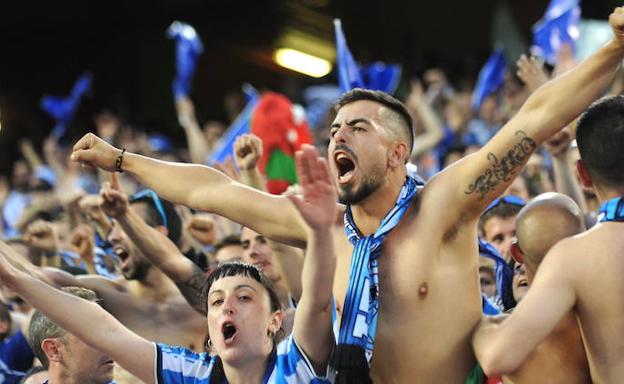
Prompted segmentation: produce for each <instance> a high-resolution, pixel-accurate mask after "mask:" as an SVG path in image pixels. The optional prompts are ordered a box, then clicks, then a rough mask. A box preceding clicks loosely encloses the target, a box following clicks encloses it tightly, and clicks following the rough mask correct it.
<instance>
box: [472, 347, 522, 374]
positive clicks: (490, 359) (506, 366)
mask: <svg viewBox="0 0 624 384" xmlns="http://www.w3.org/2000/svg"><path fill="white" fill-rule="evenodd" d="M478 360H479V364H480V365H481V369H483V373H485V375H486V376H488V377H491V376H502V375H504V374H507V373H511V372H514V371H515V370H516V369H518V368H519V367H520V363H521V362H516V361H513V353H511V351H491V352H489V353H484V354H483V355H482V356H480V357H479V359H478Z"/></svg>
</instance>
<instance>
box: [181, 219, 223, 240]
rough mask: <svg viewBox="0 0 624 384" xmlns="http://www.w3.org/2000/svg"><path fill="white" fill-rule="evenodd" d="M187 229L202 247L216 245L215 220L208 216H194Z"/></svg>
mask: <svg viewBox="0 0 624 384" xmlns="http://www.w3.org/2000/svg"><path fill="white" fill-rule="evenodd" d="M187 229H188V231H189V233H190V234H191V236H193V239H195V240H196V241H197V242H199V243H200V244H202V245H214V244H215V242H216V240H217V235H216V228H215V223H214V220H213V219H212V217H211V216H210V215H208V214H205V213H198V214H195V215H193V217H191V219H190V220H189V223H188V225H187Z"/></svg>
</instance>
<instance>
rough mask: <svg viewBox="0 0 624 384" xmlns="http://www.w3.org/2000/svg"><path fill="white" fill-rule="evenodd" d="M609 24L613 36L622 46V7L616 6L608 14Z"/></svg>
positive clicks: (623, 33)
mask: <svg viewBox="0 0 624 384" xmlns="http://www.w3.org/2000/svg"><path fill="white" fill-rule="evenodd" d="M609 24H611V29H612V30H613V37H614V38H615V39H616V40H617V41H618V43H620V46H624V7H617V8H615V9H614V10H613V13H611V15H610V16H609Z"/></svg>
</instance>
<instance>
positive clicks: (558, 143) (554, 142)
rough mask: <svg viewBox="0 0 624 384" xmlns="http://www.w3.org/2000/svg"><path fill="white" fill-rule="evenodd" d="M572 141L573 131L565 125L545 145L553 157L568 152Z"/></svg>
mask: <svg viewBox="0 0 624 384" xmlns="http://www.w3.org/2000/svg"><path fill="white" fill-rule="evenodd" d="M571 142H572V132H570V128H569V127H565V128H564V129H562V130H561V131H560V132H558V133H556V134H555V135H554V136H553V137H551V138H550V139H549V140H548V141H547V142H545V143H544V147H545V148H546V150H547V151H548V152H549V153H550V154H551V155H552V156H553V157H558V156H561V155H564V154H565V153H566V152H567V150H568V148H569V147H570V143H571Z"/></svg>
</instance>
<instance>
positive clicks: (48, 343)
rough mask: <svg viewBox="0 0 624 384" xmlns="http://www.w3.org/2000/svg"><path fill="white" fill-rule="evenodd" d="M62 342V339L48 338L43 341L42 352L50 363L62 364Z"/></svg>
mask: <svg viewBox="0 0 624 384" xmlns="http://www.w3.org/2000/svg"><path fill="white" fill-rule="evenodd" d="M62 344H63V343H62V342H61V340H60V339H56V338H48V339H43V341H41V350H42V351H43V353H44V354H45V355H46V357H47V358H48V361H54V362H61V361H62V360H63V354H62V351H61V349H62Z"/></svg>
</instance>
